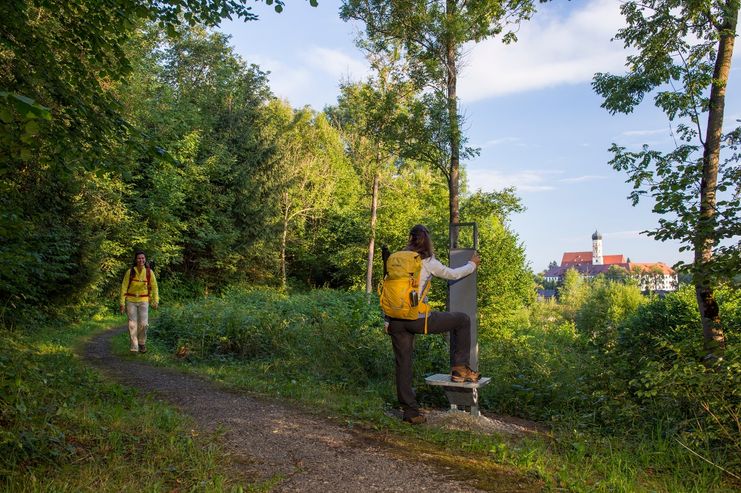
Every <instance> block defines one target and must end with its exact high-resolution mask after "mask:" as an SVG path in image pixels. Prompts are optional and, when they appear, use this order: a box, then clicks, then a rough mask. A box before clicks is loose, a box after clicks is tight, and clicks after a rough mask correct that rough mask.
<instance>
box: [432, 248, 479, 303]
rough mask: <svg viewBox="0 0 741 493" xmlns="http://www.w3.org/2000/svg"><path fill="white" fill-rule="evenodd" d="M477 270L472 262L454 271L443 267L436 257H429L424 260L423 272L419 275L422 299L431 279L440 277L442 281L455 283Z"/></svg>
mask: <svg viewBox="0 0 741 493" xmlns="http://www.w3.org/2000/svg"><path fill="white" fill-rule="evenodd" d="M475 270H476V264H474V263H473V262H471V261H470V260H469V261H468V263H467V264H466V265H462V266H460V267H456V268H455V269H452V268H450V267H448V266H446V265H443V263H442V262H440V261H439V260H438V259H436V258H435V257H428V258H426V259H424V260H422V270H421V271H420V273H419V294H420V297H421V296H422V291H423V290H424V288H425V285H426V284H427V282H428V281H430V278H431V277H432V276H435V277H439V278H441V279H447V280H449V281H455V280H457V279H461V278H463V277H466V276H467V275H469V274H473V272H474V271H475Z"/></svg>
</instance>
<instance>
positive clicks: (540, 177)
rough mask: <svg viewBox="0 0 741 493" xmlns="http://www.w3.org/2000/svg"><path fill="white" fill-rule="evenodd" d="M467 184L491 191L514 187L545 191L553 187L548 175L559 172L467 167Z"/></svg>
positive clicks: (528, 190)
mask: <svg viewBox="0 0 741 493" xmlns="http://www.w3.org/2000/svg"><path fill="white" fill-rule="evenodd" d="M466 173H467V175H468V184H469V187H470V188H471V189H472V190H484V191H493V190H501V189H503V188H506V187H515V188H516V189H517V190H518V191H520V192H547V191H549V190H554V189H555V187H554V186H553V185H551V184H550V183H549V182H550V181H551V179H550V177H551V176H553V175H555V174H560V173H562V171H555V170H523V171H518V172H515V173H502V172H500V171H497V170H487V169H481V168H469V169H467V170H466Z"/></svg>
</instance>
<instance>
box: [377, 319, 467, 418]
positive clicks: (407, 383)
mask: <svg viewBox="0 0 741 493" xmlns="http://www.w3.org/2000/svg"><path fill="white" fill-rule="evenodd" d="M424 330H425V319H424V318H418V319H417V320H402V319H399V318H392V319H390V320H389V327H388V333H389V335H390V336H391V342H392V344H393V346H394V357H395V359H396V396H397V397H398V399H399V404H401V408H402V410H403V411H404V417H405V418H410V417H413V416H417V415H418V414H419V404H417V398H416V396H415V394H414V389H413V388H412V352H413V351H414V334H422V333H424ZM427 332H428V333H429V334H441V333H443V332H450V366H455V365H468V364H469V358H470V350H471V319H470V318H469V317H468V315H466V314H465V313H462V312H452V313H451V312H430V315H429V316H428V318H427Z"/></svg>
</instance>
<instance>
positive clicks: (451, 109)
mask: <svg viewBox="0 0 741 493" xmlns="http://www.w3.org/2000/svg"><path fill="white" fill-rule="evenodd" d="M445 7H446V15H447V17H448V21H449V22H450V24H451V25H452V23H453V19H454V18H455V16H456V15H457V10H456V9H457V5H456V0H446V2H445ZM449 29H452V28H449ZM445 50H446V52H445V65H446V68H447V78H448V79H447V82H448V87H447V92H448V120H449V125H450V128H449V132H450V169H449V170H448V171H449V173H448V176H449V181H448V193H449V208H450V223H451V224H458V223H459V222H460V216H459V212H458V206H459V200H458V193H459V186H458V185H459V181H460V145H461V139H460V129H459V128H458V92H457V83H458V67H457V66H456V62H457V45H456V42H455V39H454V34H453V33H451V32H448V34H447V39H446V41H445ZM450 235H451V236H450V244H451V245H453V246H454V247H455V246H457V245H458V231H457V230H451V231H450Z"/></svg>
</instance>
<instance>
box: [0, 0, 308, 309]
mask: <svg viewBox="0 0 741 493" xmlns="http://www.w3.org/2000/svg"><path fill="white" fill-rule="evenodd" d="M312 3H313V2H312ZM275 5H276V9H277V10H281V9H282V8H283V3H282V1H278V2H277V3H275ZM232 16H236V17H239V18H241V19H245V20H253V19H254V18H255V16H254V14H253V13H252V12H251V6H250V5H247V2H246V1H238V0H218V1H216V0H205V1H200V0H199V1H195V0H166V1H162V2H149V1H144V0H135V1H114V2H108V3H102V2H89V1H82V0H71V1H70V0H9V1H5V2H1V3H0V196H2V198H1V199H0V200H1V201H2V202H1V204H0V209H1V210H2V212H1V213H0V260H2V261H3V263H4V265H6V266H7V269H6V272H7V274H6V272H3V274H0V298H2V299H3V300H8V304H6V305H5V308H13V307H18V305H22V304H26V305H29V304H30V305H34V306H44V307H50V306H56V305H71V304H75V303H79V302H81V301H82V300H83V299H84V298H86V297H87V298H90V299H94V298H95V297H97V295H98V293H99V292H100V291H99V290H100V289H101V288H102V286H103V284H104V280H105V276H106V269H108V272H111V271H112V269H111V267H112V266H111V265H110V262H108V258H110V257H114V258H115V257H118V258H121V257H123V256H124V255H125V252H124V251H123V249H122V248H121V246H120V245H121V242H122V241H123V240H121V238H125V236H124V235H122V234H121V229H122V228H121V226H122V225H124V224H125V223H126V217H125V216H126V212H127V209H126V207H125V206H124V203H125V201H124V199H123V196H124V195H125V194H126V193H127V187H126V186H124V185H123V184H122V183H121V181H120V178H119V177H120V175H121V174H123V172H125V171H126V166H125V164H126V161H127V160H126V159H125V156H127V155H128V154H132V155H138V154H147V155H148V159H153V158H162V157H167V156H168V154H167V153H166V152H164V150H163V149H162V148H160V147H158V146H156V145H155V144H154V142H156V140H155V138H154V136H153V138H146V136H145V134H144V133H143V132H142V129H139V128H136V127H134V126H132V125H131V124H130V123H129V122H127V116H126V109H125V107H124V104H123V103H125V101H124V102H123V103H122V101H121V100H120V99H119V98H118V97H117V95H118V94H119V92H118V90H119V89H120V85H121V84H123V83H125V80H126V78H127V77H128V76H130V75H131V73H132V70H133V65H134V64H133V61H132V58H131V57H130V56H131V54H130V52H129V51H128V47H129V46H130V43H129V42H130V40H131V38H132V36H134V34H135V32H136V30H137V29H138V28H139V27H140V26H142V25H143V24H145V23H146V22H153V23H156V24H157V25H158V26H159V28H160V29H162V30H163V31H165V32H168V33H170V34H174V33H176V31H177V27H178V26H180V25H181V23H182V22H187V23H188V24H190V25H196V24H204V25H207V26H214V25H216V24H218V23H219V21H220V20H221V19H223V18H226V17H232ZM127 147H128V148H129V150H130V151H131V152H122V150H123V149H125V148H127ZM101 267H103V269H101ZM12 311H17V310H16V309H14V310H12Z"/></svg>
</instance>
